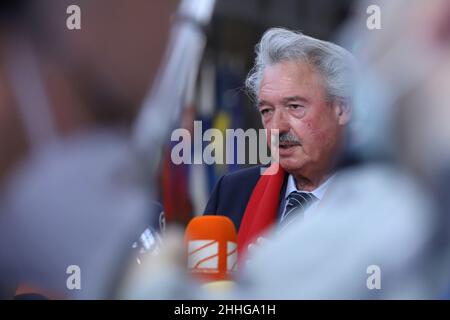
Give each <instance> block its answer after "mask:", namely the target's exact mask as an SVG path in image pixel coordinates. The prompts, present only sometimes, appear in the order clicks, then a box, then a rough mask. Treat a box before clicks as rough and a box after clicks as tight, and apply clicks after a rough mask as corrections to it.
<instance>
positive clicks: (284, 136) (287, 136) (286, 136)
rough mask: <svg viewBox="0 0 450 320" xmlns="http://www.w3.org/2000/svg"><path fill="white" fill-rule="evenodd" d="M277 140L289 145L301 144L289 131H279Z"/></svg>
mask: <svg viewBox="0 0 450 320" xmlns="http://www.w3.org/2000/svg"><path fill="white" fill-rule="evenodd" d="M278 141H279V143H280V144H291V145H300V144H301V141H300V139H299V138H298V137H297V136H296V135H294V134H293V133H291V132H284V133H280V135H279V137H278Z"/></svg>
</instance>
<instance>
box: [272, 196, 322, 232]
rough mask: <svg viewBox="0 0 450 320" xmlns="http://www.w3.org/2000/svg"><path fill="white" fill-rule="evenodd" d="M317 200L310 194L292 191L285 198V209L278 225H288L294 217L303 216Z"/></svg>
mask: <svg viewBox="0 0 450 320" xmlns="http://www.w3.org/2000/svg"><path fill="white" fill-rule="evenodd" d="M316 200H317V198H316V197H315V196H314V195H313V194H312V193H307V192H298V191H293V192H291V193H290V194H289V196H288V198H287V204H286V209H285V210H284V212H283V215H282V216H281V219H280V224H289V223H290V222H291V221H292V220H294V218H295V217H297V216H299V215H301V214H303V213H304V212H305V210H306V209H307V208H308V207H309V206H310V205H311V204H312V203H313V202H314V201H316Z"/></svg>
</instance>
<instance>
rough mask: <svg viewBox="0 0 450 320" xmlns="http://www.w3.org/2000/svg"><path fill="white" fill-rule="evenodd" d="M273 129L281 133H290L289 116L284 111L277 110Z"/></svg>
mask: <svg viewBox="0 0 450 320" xmlns="http://www.w3.org/2000/svg"><path fill="white" fill-rule="evenodd" d="M272 129H278V130H279V132H280V133H283V132H288V131H289V130H290V125H289V119H288V115H287V114H286V112H285V111H284V110H283V109H277V110H275V113H274V115H273V122H272Z"/></svg>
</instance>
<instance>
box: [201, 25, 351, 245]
mask: <svg viewBox="0 0 450 320" xmlns="http://www.w3.org/2000/svg"><path fill="white" fill-rule="evenodd" d="M256 48H257V49H256V54H257V56H256V61H255V66H254V68H253V69H252V71H251V72H250V74H249V76H248V78H247V81H246V85H247V88H248V89H249V90H250V92H251V94H253V95H254V97H255V98H256V100H257V106H258V109H259V112H260V114H261V119H262V123H263V125H264V127H265V128H266V129H268V130H274V129H277V130H278V132H279V164H280V167H281V168H280V169H281V170H278V173H277V174H275V175H260V168H259V167H256V168H250V169H244V170H241V171H238V172H235V173H232V174H230V175H225V176H224V177H222V178H221V179H220V180H219V182H218V183H217V185H216V187H215V189H214V191H213V193H212V195H211V198H210V200H209V202H208V204H207V206H206V209H205V214H219V215H226V216H229V217H230V218H231V219H232V220H233V222H234V223H235V225H236V227H237V228H238V229H239V237H238V238H239V240H238V242H239V244H238V245H239V248H240V250H241V249H242V248H243V247H246V244H248V243H251V242H252V241H253V240H255V238H256V237H257V236H258V235H259V234H261V232H263V231H264V230H265V229H267V228H268V227H270V226H272V225H274V224H275V223H277V222H279V223H282V224H288V223H289V222H290V221H292V218H293V216H294V214H295V216H296V217H298V216H301V215H307V214H308V212H311V209H312V206H317V204H318V203H319V202H320V200H321V199H322V198H323V196H324V194H325V193H326V189H327V187H328V185H329V181H330V179H331V177H332V169H333V165H334V163H335V161H336V159H337V157H338V155H339V153H340V150H341V149H342V146H343V143H344V137H345V134H344V133H345V127H346V125H347V124H348V123H349V121H350V116H351V108H350V100H351V89H350V88H351V79H352V74H353V69H354V61H353V57H352V55H351V54H350V53H349V52H348V51H346V50H345V49H343V48H341V47H339V46H337V45H335V44H332V43H330V42H325V41H321V40H318V39H314V38H311V37H309V36H306V35H303V34H301V33H297V32H293V31H289V30H285V29H281V28H273V29H270V30H268V31H267V32H266V33H265V34H264V35H263V37H262V39H261V42H260V43H259V44H258V45H257V47H256ZM310 205H311V206H310ZM298 209H300V210H298Z"/></svg>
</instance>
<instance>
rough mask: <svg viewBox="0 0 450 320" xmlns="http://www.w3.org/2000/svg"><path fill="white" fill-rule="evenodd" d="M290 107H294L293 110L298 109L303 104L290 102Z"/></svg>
mask: <svg viewBox="0 0 450 320" xmlns="http://www.w3.org/2000/svg"><path fill="white" fill-rule="evenodd" d="M289 108H290V109H293V110H297V109H300V108H303V106H302V105H300V104H290V105H289Z"/></svg>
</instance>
